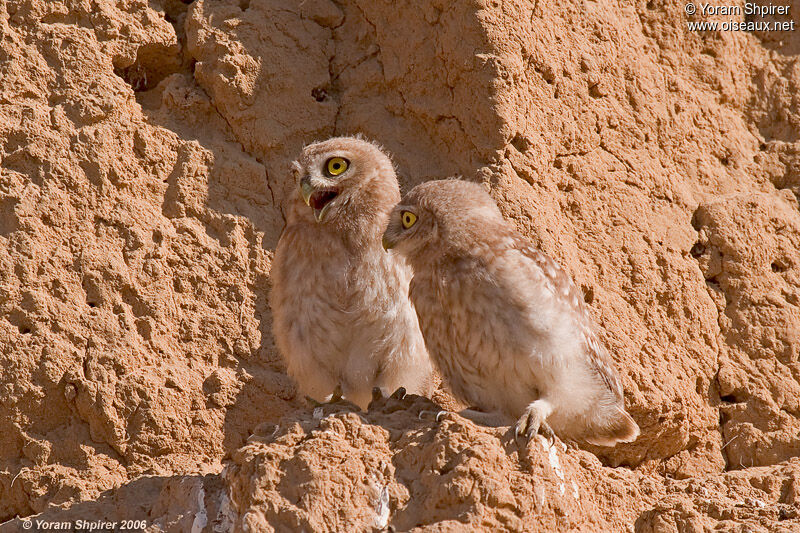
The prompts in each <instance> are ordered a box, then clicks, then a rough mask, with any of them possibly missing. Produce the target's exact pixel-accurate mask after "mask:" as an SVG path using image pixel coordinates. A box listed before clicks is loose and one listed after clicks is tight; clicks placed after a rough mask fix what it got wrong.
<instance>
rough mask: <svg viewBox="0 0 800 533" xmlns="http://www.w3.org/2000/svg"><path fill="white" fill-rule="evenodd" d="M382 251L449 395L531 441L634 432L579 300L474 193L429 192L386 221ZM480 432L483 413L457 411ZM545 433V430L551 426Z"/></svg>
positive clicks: (460, 189)
mask: <svg viewBox="0 0 800 533" xmlns="http://www.w3.org/2000/svg"><path fill="white" fill-rule="evenodd" d="M383 242H384V247H385V248H387V249H393V251H396V252H400V253H401V254H403V255H404V256H405V257H406V258H408V260H409V262H410V263H411V266H412V268H413V269H414V278H413V280H412V282H411V299H412V301H413V302H414V305H415V306H416V309H417V313H418V314H419V318H420V326H421V327H422V333H423V336H424V337H425V342H426V345H427V347H428V351H429V353H430V356H431V359H432V360H433V362H434V364H435V366H436V367H438V369H439V371H440V373H441V374H442V379H443V380H444V382H445V383H446V384H447V385H448V386H449V388H450V389H451V391H452V393H453V394H454V395H455V396H456V397H457V398H459V399H460V400H462V401H464V402H466V403H468V404H469V405H474V406H477V407H478V408H479V409H480V410H481V411H483V412H484V413H486V414H487V416H486V417H484V418H485V419H487V420H488V419H492V417H494V419H497V418H499V419H500V420H503V419H504V420H505V421H506V422H505V423H507V424H510V423H511V422H513V421H514V420H517V425H516V430H517V434H520V433H523V434H525V435H527V437H528V438H530V437H531V436H532V435H533V434H535V433H537V432H538V431H539V430H540V429H541V430H542V431H544V432H549V431H551V429H550V428H552V431H555V432H556V433H557V434H558V435H559V436H560V437H562V438H564V439H572V440H583V441H585V442H589V443H592V444H597V445H603V446H613V445H614V444H616V443H617V442H630V441H633V440H634V439H636V437H637V436H638V435H639V427H638V426H637V425H636V422H634V421H633V419H632V418H631V417H630V415H629V414H628V413H627V412H626V411H625V404H624V401H623V396H622V388H621V386H620V384H619V380H618V378H617V374H616V372H615V371H614V369H613V367H612V365H611V360H610V357H609V355H608V352H607V351H606V349H605V347H604V346H603V344H602V343H601V342H600V340H599V339H598V336H597V333H596V326H595V325H594V323H593V321H592V319H591V317H590V315H589V313H588V311H587V310H586V308H585V307H584V303H583V298H582V295H581V292H580V291H579V290H578V289H577V288H576V286H575V284H574V283H573V281H572V280H571V279H570V277H569V276H568V275H567V274H566V273H565V272H564V271H563V270H562V269H561V268H560V267H559V266H558V265H557V264H556V263H555V262H554V261H553V260H552V259H550V258H549V257H548V256H547V255H545V254H544V253H542V252H540V251H538V250H536V249H535V248H534V247H533V246H532V245H531V243H529V242H528V241H527V240H526V239H525V238H523V237H522V236H521V235H520V234H519V233H518V232H517V231H516V230H515V229H514V228H513V227H512V226H511V225H510V224H509V223H508V222H506V221H505V220H504V219H503V216H502V215H501V213H500V210H499V209H498V208H497V205H496V204H495V202H494V201H493V200H492V198H491V197H490V196H489V194H488V193H487V192H486V191H485V190H484V189H483V187H481V186H480V185H477V184H474V183H467V182H464V181H459V180H443V181H430V182H427V183H423V184H421V185H418V186H417V187H415V188H414V189H412V190H411V191H410V192H409V193H408V194H407V195H406V196H405V197H404V198H403V199H402V200H401V201H400V204H399V205H398V206H396V207H395V209H394V210H393V212H392V214H391V217H390V219H389V225H388V227H387V229H386V233H385V234H384V237H383ZM464 414H466V415H467V416H470V418H473V419H475V420H476V421H482V420H481V416H482V414H481V413H477V412H475V411H472V410H467V411H465V412H464ZM548 424H549V427H548Z"/></svg>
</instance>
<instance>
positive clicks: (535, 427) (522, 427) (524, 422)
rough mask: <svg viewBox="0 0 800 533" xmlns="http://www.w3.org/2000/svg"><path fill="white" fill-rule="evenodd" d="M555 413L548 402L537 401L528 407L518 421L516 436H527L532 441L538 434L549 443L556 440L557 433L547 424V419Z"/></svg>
mask: <svg viewBox="0 0 800 533" xmlns="http://www.w3.org/2000/svg"><path fill="white" fill-rule="evenodd" d="M552 412H553V406H552V405H551V404H550V402H548V401H547V400H542V399H539V400H536V401H535V402H533V403H531V404H530V405H528V407H527V408H526V409H525V412H524V413H523V414H522V416H521V417H520V419H519V420H518V421H517V425H516V428H515V430H514V431H515V435H516V436H517V437H519V436H520V435H525V437H526V438H527V439H528V440H530V439H531V437H533V436H534V435H536V434H537V433H541V434H542V435H544V437H545V438H547V439H548V440H549V441H551V442H552V441H554V440H555V433H553V430H552V429H551V428H550V426H549V425H548V424H547V417H548V416H550V413H552Z"/></svg>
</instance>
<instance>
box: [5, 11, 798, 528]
mask: <svg viewBox="0 0 800 533" xmlns="http://www.w3.org/2000/svg"><path fill="white" fill-rule="evenodd" d="M784 4H785V5H789V6H790V7H791V11H790V14H789V15H788V16H786V17H777V18H776V17H772V18H770V19H769V20H772V19H780V20H794V21H795V25H796V27H797V26H800V3H798V1H797V0H786V2H783V3H781V5H784ZM736 5H743V4H742V3H738V4H736ZM731 18H732V19H734V20H744V19H745V17H743V16H738V17H736V16H733V17H731V16H726V15H717V16H714V17H704V16H701V15H700V14H696V15H694V16H689V17H687V15H686V12H685V8H684V4H683V3H675V2H666V1H659V0H651V1H645V0H640V1H636V2H622V3H618V2H611V1H608V0H598V1H589V2H525V1H521V0H504V1H502V2H501V1H495V0H476V1H473V2H445V1H442V0H432V1H428V2H410V1H408V0H399V1H393V2H390V1H388V0H376V1H370V2H367V1H354V0H336V1H335V2H333V1H330V0H303V1H296V2H282V1H278V0H249V1H248V0H196V1H194V2H192V3H188V4H187V3H184V2H182V1H179V0H150V1H145V0H126V1H118V2H112V1H103V0H3V1H0V524H2V523H3V522H6V521H7V522H6V523H5V524H2V525H0V531H2V532H3V533H5V532H6V531H17V530H22V525H23V524H24V519H26V518H31V519H37V520H61V521H70V520H71V521H75V520H79V519H83V520H97V519H107V520H112V521H113V520H122V519H125V518H130V519H138V520H145V521H146V523H147V529H148V531H191V532H193V533H194V532H201V531H204V532H220V531H262V530H265V531H266V530H271V529H275V530H277V531H285V530H306V531H326V530H372V529H377V530H380V529H384V528H388V527H393V528H395V529H396V530H398V531H400V530H412V529H415V528H416V529H418V530H425V531H461V530H464V529H465V528H469V529H479V530H495V529H506V530H514V531H518V530H520V531H521V530H525V531H554V530H559V531H560V530H563V531H626V532H627V531H636V532H654V533H655V532H659V533H660V532H684V531H731V532H733V531H775V532H779V531H780V532H783V531H800V436H799V435H800V208H799V207H798V202H799V201H800V28H797V29H796V30H795V31H780V32H777V31H759V32H754V33H749V32H722V31H699V32H691V31H689V30H688V29H687V21H702V20H719V21H724V20H728V19H731ZM748 20H749V19H748ZM355 133H362V134H364V135H366V136H368V137H370V138H372V139H375V140H377V141H379V142H380V143H382V144H383V145H384V146H386V148H387V149H388V150H389V151H390V152H391V153H392V154H393V156H394V161H395V163H396V164H397V167H398V173H399V175H400V178H401V185H402V186H403V188H405V189H407V188H408V187H411V186H413V185H415V184H417V183H420V182H422V181H425V180H428V179H431V178H441V177H446V176H452V175H458V176H461V177H463V178H464V179H468V180H474V181H480V182H483V183H485V184H486V185H487V186H488V187H489V188H490V189H491V192H492V195H493V196H494V197H495V198H496V199H497V201H498V203H499V205H500V207H501V210H502V211H503V213H504V214H505V215H506V216H507V217H508V218H509V219H511V220H513V221H514V223H515V224H516V225H517V226H518V227H519V228H520V230H521V231H523V232H524V233H525V234H526V235H528V236H529V237H530V238H531V239H532V240H533V241H534V242H535V243H536V244H537V245H539V246H540V247H541V248H542V249H543V250H544V251H545V252H547V253H548V254H550V255H551V256H553V257H554V258H555V259H556V260H557V261H559V262H560V263H561V264H562V265H563V266H564V267H565V268H566V269H567V270H568V272H569V273H570V274H571V275H573V276H574V278H575V279H576V280H577V282H578V283H579V285H580V286H581V288H582V289H583V292H584V295H585V300H586V302H587V303H588V304H589V307H590V308H591V309H592V312H593V314H594V316H595V317H596V319H597V321H598V322H599V323H600V325H601V326H602V330H603V332H604V340H605V341H606V342H607V344H608V345H609V347H610V349H611V350H610V351H611V353H612V356H613V358H614V360H615V362H616V363H617V367H618V369H619V371H620V375H621V379H622V383H623V387H624V389H625V395H626V405H627V407H628V410H629V411H630V413H631V414H632V416H633V417H634V418H635V420H636V421H637V422H638V424H639V426H640V427H641V429H642V435H641V437H640V438H639V439H638V440H637V441H636V442H635V443H632V444H629V445H620V446H617V447H616V448H614V449H600V448H596V449H595V448H592V449H585V450H581V449H574V448H565V447H564V445H563V443H561V442H560V441H557V442H555V443H554V444H552V445H550V444H549V443H544V442H540V441H538V440H537V441H534V442H532V443H531V444H530V445H529V446H527V447H525V446H521V445H520V444H519V443H517V442H515V441H514V440H513V439H512V438H511V436H510V435H509V434H508V432H507V428H498V429H492V428H484V427H480V426H476V425H474V424H472V423H471V422H468V421H466V420H464V419H462V418H460V417H458V416H457V415H451V414H448V415H445V416H444V418H443V419H442V420H441V421H440V422H438V423H437V422H434V421H430V420H427V419H423V420H421V419H420V418H419V417H418V416H417V415H418V413H419V412H420V411H421V410H435V409H436V406H435V405H434V404H433V403H431V402H430V401H429V400H426V399H422V398H409V399H407V400H404V401H399V400H386V401H381V402H377V403H376V404H374V405H373V406H372V408H371V409H370V410H369V411H367V412H357V410H356V409H355V408H354V407H353V406H348V405H337V406H326V407H324V408H322V409H321V410H317V411H315V410H314V409H313V408H311V407H309V406H308V405H307V404H306V403H305V401H303V399H302V398H298V397H297V394H296V391H295V389H294V386H293V384H292V382H291V380H290V379H289V378H288V377H287V376H286V374H285V371H284V366H283V363H282V361H281V358H280V355H279V354H278V353H277V351H276V349H275V347H274V343H273V339H272V335H271V327H272V326H271V315H270V311H269V300H268V299H269V293H270V283H271V282H270V262H271V258H272V254H273V251H274V249H275V246H276V244H277V240H278V238H279V236H280V233H281V230H282V227H283V224H284V220H283V214H282V206H283V205H284V201H285V199H286V198H287V195H289V194H295V187H296V184H295V183H293V182H292V180H291V174H290V173H289V172H288V163H289V161H291V159H292V158H294V157H295V156H296V155H297V154H298V152H299V150H300V148H301V147H302V146H303V145H304V144H305V143H308V142H311V141H314V140H320V139H323V138H326V137H328V136H331V135H334V134H336V135H346V134H355ZM434 400H436V401H437V402H438V403H439V404H440V405H444V406H445V407H452V406H453V402H452V399H451V398H449V397H448V395H447V394H446V392H444V391H439V392H437V394H436V395H435V396H434ZM423 418H424V417H423Z"/></svg>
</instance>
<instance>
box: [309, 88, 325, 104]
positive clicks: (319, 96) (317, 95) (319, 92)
mask: <svg viewBox="0 0 800 533" xmlns="http://www.w3.org/2000/svg"><path fill="white" fill-rule="evenodd" d="M311 96H313V97H314V100H316V101H317V102H324V101H325V100H327V99H328V93H327V92H326V91H325V89H323V88H322V87H317V88H315V89H312V90H311Z"/></svg>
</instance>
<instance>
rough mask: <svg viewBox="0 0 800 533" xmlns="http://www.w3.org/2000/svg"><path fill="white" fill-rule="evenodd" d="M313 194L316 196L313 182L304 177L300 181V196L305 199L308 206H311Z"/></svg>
mask: <svg viewBox="0 0 800 533" xmlns="http://www.w3.org/2000/svg"><path fill="white" fill-rule="evenodd" d="M312 194H314V186H313V185H311V180H309V179H308V176H304V177H303V178H302V179H301V180H300V196H302V197H303V201H304V202H305V203H306V205H309V206H310V205H311V204H310V203H309V202H310V201H311V195H312Z"/></svg>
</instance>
